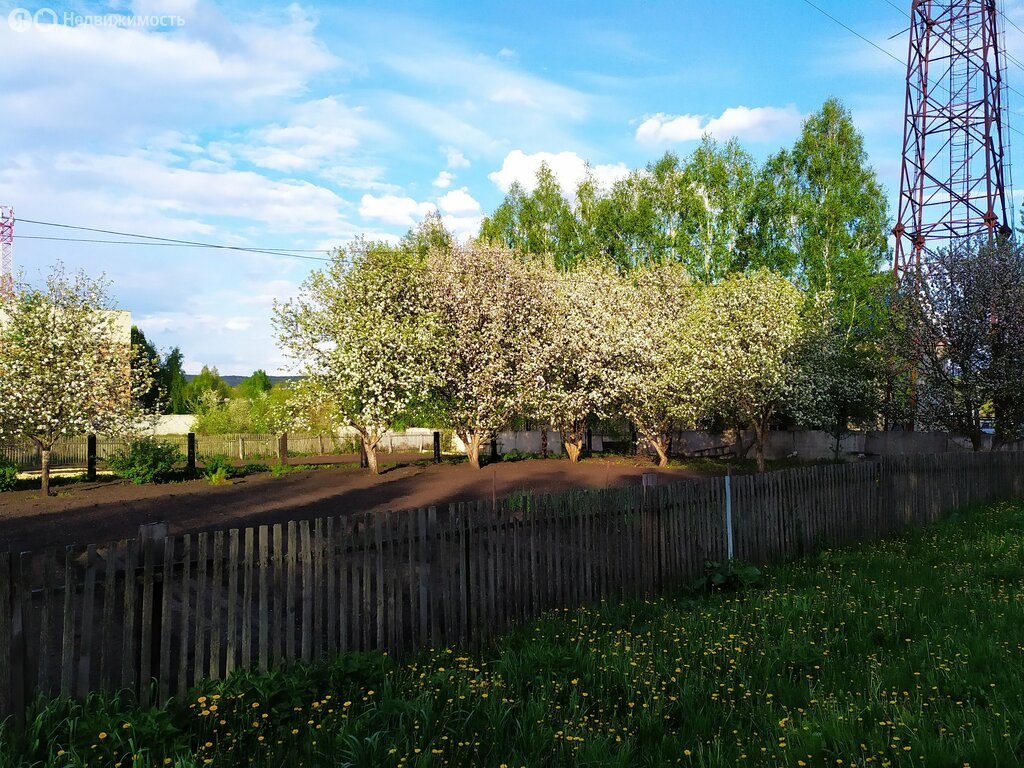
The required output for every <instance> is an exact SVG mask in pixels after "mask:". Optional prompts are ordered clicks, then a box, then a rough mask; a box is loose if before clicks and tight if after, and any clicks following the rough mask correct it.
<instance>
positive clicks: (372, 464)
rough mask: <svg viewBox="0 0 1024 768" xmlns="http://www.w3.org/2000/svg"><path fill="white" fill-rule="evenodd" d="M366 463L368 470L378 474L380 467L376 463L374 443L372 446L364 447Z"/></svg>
mask: <svg viewBox="0 0 1024 768" xmlns="http://www.w3.org/2000/svg"><path fill="white" fill-rule="evenodd" d="M366 465H367V466H368V467H369V468H370V472H371V473H373V474H375V475H379V474H380V467H379V465H378V464H377V446H376V445H374V446H373V447H372V448H367V449H366Z"/></svg>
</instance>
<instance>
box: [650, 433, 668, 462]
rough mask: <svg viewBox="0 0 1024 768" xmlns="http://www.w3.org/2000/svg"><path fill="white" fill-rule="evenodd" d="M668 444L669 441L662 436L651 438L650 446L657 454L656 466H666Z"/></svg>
mask: <svg viewBox="0 0 1024 768" xmlns="http://www.w3.org/2000/svg"><path fill="white" fill-rule="evenodd" d="M668 443H669V439H668V438H667V437H665V436H664V435H658V436H657V437H653V438H651V444H652V445H653V446H654V450H655V451H657V453H658V466H659V467H667V466H668Z"/></svg>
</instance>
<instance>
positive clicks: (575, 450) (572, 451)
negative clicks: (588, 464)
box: [562, 438, 583, 464]
mask: <svg viewBox="0 0 1024 768" xmlns="http://www.w3.org/2000/svg"><path fill="white" fill-rule="evenodd" d="M562 445H563V446H565V455H566V456H568V457H569V462H570V463H571V464H576V463H577V462H578V461H579V460H580V454H581V453H583V441H582V440H566V439H565V438H562Z"/></svg>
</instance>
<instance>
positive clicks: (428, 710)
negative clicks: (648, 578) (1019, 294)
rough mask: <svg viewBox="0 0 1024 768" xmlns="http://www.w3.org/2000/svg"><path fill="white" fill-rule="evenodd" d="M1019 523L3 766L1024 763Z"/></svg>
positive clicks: (38, 746) (274, 691)
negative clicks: (761, 586)
mask: <svg viewBox="0 0 1024 768" xmlns="http://www.w3.org/2000/svg"><path fill="white" fill-rule="evenodd" d="M1022 550H1024V505H1022V504H1020V503H1017V504H1000V505H996V506H993V507H990V508H987V509H984V510H980V511H974V512H971V513H965V514H963V515H961V516H959V517H956V518H954V519H951V520H949V521H946V522H944V523H941V524H939V525H936V526H933V527H931V528H929V529H926V530H922V531H916V532H912V533H910V534H908V535H906V536H903V537H900V538H895V539H892V540H889V541H885V542H881V543H876V544H870V545H861V546H856V547H853V548H850V549H846V550H842V551H824V552H821V553H819V554H817V555H816V556H814V557H811V558H807V559H805V560H802V561H800V562H796V563H793V564H790V565H787V566H783V567H779V568H776V569H773V570H770V571H769V572H768V574H767V579H766V582H765V586H764V587H763V588H760V589H756V590H752V591H749V592H745V593H739V594H716V595H713V596H711V597H709V598H701V599H697V598H691V597H688V596H685V595H678V596H671V597H666V598H664V599H657V600H648V601H641V602H634V603H629V604H624V605H610V604H606V605H601V606H596V607H592V608H587V609H581V610H568V611H560V612H556V613H554V614H551V615H548V616H546V617H544V618H542V619H540V620H538V621H535V622H533V623H531V624H530V625H528V626H526V627H524V628H522V629H520V630H518V631H515V632H513V633H511V634H510V635H508V636H507V637H505V638H504V639H502V640H501V641H500V642H498V643H497V644H496V645H495V646H494V647H493V648H490V649H488V650H486V651H485V652H483V653H482V654H472V653H466V652H462V651H459V650H457V649H451V648H445V649H437V650H435V651H432V652H430V653H425V654H422V655H420V656H419V657H417V658H415V659H412V660H409V661H407V662H406V663H404V664H401V665H398V664H395V663H393V662H391V661H390V660H389V659H387V658H386V657H384V656H379V655H372V654H371V655H354V654H350V655H346V656H342V657H340V658H338V659H336V660H334V661H333V662H332V663H330V664H324V665H320V666H314V667H305V668H293V669H290V670H279V671H276V672H273V673H270V674H268V675H263V676H254V675H237V676H235V677H233V678H232V679H230V680H228V681H224V682H220V683H209V684H206V685H204V686H203V688H202V689H201V690H198V691H196V692H195V693H194V695H192V696H190V697H189V700H188V701H181V702H175V703H172V704H170V705H168V706H166V707H163V708H161V709H154V710H146V711H140V710H138V709H134V708H132V707H131V706H130V705H129V704H128V703H127V702H124V701H120V700H117V699H113V698H111V697H109V696H106V697H100V696H96V697H93V698H92V699H90V701H88V702H86V703H85V705H75V704H71V703H68V702H49V703H47V704H40V708H39V709H38V711H37V714H36V715H35V716H34V718H33V719H32V721H31V722H30V724H29V727H28V728H27V729H25V730H20V731H15V730H13V729H9V730H7V731H6V732H5V733H3V734H2V738H0V764H3V765H11V766H25V765H32V764H35V765H55V766H71V765H75V766H78V765H86V764H88V765H90V766H93V765H112V766H115V768H116V766H130V765H135V766H142V765H146V766H148V765H163V764H168V765H172V764H173V765H179V766H193V765H195V766H202V765H214V766H236V765H238V766H249V765H258V766H296V767H297V766H344V765H357V766H493V767H494V768H499V766H502V765H505V766H530V767H531V768H532V767H533V766H660V765H684V766H726V765H728V766H732V765H751V766H832V767H835V766H928V767H929V768H931V767H933V766H938V767H939V768H944V767H946V766H949V767H950V768H953V767H954V766H955V767H956V768H963V766H965V765H967V766H1017V765H1024V676H1022V675H1021V670H1022V669H1024V551H1022Z"/></svg>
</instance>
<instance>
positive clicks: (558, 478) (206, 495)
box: [0, 454, 699, 551]
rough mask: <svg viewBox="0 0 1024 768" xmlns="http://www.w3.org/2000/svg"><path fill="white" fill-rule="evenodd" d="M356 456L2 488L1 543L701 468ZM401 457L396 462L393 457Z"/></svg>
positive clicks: (263, 519) (224, 525)
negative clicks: (371, 465)
mask: <svg viewBox="0 0 1024 768" xmlns="http://www.w3.org/2000/svg"><path fill="white" fill-rule="evenodd" d="M353 458H354V457H318V458H306V459H297V460H293V461H296V462H297V461H302V462H307V463H336V464H340V465H342V466H336V467H330V468H323V469H315V470H300V471H295V472H291V473H289V474H286V475H282V476H280V477H273V476H272V475H270V474H269V473H260V474H255V475H249V476H248V477H244V478H239V479H236V480H234V481H232V483H231V484H230V485H223V486H215V485H210V484H209V483H208V482H206V481H205V480H190V481H186V482H181V483H169V484H166V485H132V484H131V483H128V482H124V481H120V480H115V481H110V480H108V481H98V482H95V483H84V482H83V483H75V484H72V485H66V486H58V487H57V488H56V489H55V491H56V492H57V493H58V495H57V496H55V497H51V498H45V497H43V496H42V495H41V494H40V492H39V491H38V490H34V491H33V490H26V491H15V492H8V493H4V494H0V550H6V549H11V550H14V551H22V550H37V549H43V548H46V547H53V546H65V545H68V544H87V543H104V542H110V541H117V540H120V539H125V538H130V537H133V536H135V535H136V533H137V532H138V528H139V526H140V525H144V524H147V523H155V522H167V523H168V525H169V529H170V533H171V534H172V535H176V534H180V533H188V532H196V531H209V530H222V529H228V528H244V527H249V526H257V525H266V524H273V523H283V522H287V521H289V520H303V519H311V518H317V517H330V516H336V515H344V514H347V513H350V512H357V511H364V510H384V509H409V508H417V507H424V506H429V505H432V504H444V503H448V502H455V501H471V500H474V499H490V498H491V497H492V494H493V495H496V496H498V497H501V496H507V495H509V494H512V493H516V492H522V491H528V492H531V493H545V492H550V491H557V490H561V489H565V488H571V487H588V486H589V487H603V486H622V485H629V484H639V483H640V482H641V479H640V476H641V474H643V473H644V472H649V471H657V472H658V474H659V478H658V479H659V482H661V483H667V482H673V481H675V480H678V479H681V478H684V477H696V476H699V473H697V472H693V471H688V470H679V469H656V468H655V467H653V466H652V465H651V464H650V463H649V462H645V461H643V460H633V459H622V458H614V459H613V458H608V459H605V458H596V459H589V460H587V461H584V462H581V463H579V464H571V463H569V462H568V461H566V460H564V459H528V460H524V461H516V462H499V463H497V464H493V465H490V466H487V467H485V468H483V469H481V470H474V469H472V468H470V467H469V465H468V464H465V463H463V464H455V465H452V464H440V465H433V464H430V463H428V462H426V461H424V460H423V456H422V455H419V454H412V455H409V456H383V457H382V462H383V464H384V467H385V471H384V472H383V473H382V474H380V475H377V476H374V475H371V474H369V472H367V471H366V470H360V469H358V468H357V467H354V466H351V465H347V463H348V462H351V461H353ZM395 461H398V462H399V463H398V464H397V465H396V464H394V463H393V462H395Z"/></svg>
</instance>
